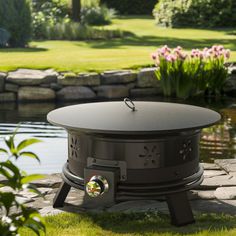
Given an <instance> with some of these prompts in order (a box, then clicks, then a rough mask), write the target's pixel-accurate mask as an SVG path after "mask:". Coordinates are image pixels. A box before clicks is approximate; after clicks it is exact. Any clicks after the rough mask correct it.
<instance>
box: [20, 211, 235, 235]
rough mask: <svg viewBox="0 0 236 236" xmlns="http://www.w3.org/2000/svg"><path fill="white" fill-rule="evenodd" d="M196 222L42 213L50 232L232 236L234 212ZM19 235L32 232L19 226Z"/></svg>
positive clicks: (138, 215)
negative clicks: (181, 223) (177, 223)
mask: <svg viewBox="0 0 236 236" xmlns="http://www.w3.org/2000/svg"><path fill="white" fill-rule="evenodd" d="M196 221H197V222H196V224H192V225H187V226H184V227H174V226H171V225H170V222H169V217H168V216H167V215H160V214H155V213H129V214H124V213H99V214H86V213H79V214H72V213H63V214H60V215H56V216H49V217H46V225H47V234H46V235H50V236H59V235H60V236H121V235H124V236H154V235H155V236H157V235H158V236H180V235H186V236H187V235H188V236H235V235H236V216H228V215H215V214H210V215H205V214H202V215H198V216H197V217H196ZM21 235H22V236H32V232H30V231H27V230H22V234H21Z"/></svg>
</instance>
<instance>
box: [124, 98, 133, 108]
mask: <svg viewBox="0 0 236 236" xmlns="http://www.w3.org/2000/svg"><path fill="white" fill-rule="evenodd" d="M124 102H125V105H126V106H127V107H128V108H130V109H131V110H132V111H135V105H134V103H133V101H132V100H131V99H129V98H125V99H124Z"/></svg>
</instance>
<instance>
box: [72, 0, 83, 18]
mask: <svg viewBox="0 0 236 236" xmlns="http://www.w3.org/2000/svg"><path fill="white" fill-rule="evenodd" d="M80 9H81V1H80V0H72V19H73V20H74V21H79V20H80Z"/></svg>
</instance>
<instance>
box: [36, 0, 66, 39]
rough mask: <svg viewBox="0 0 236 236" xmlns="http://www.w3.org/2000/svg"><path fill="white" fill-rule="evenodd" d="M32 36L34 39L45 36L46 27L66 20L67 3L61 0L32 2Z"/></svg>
mask: <svg viewBox="0 0 236 236" xmlns="http://www.w3.org/2000/svg"><path fill="white" fill-rule="evenodd" d="M32 5H33V14H32V17H33V36H34V38H36V39H45V38H47V36H46V35H47V28H48V27H54V26H55V25H56V24H58V23H64V22H68V21H69V20H70V19H69V15H68V12H69V10H68V5H67V3H66V1H61V0H49V1H46V0H37V1H34V2H33V4H32Z"/></svg>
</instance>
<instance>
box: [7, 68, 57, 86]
mask: <svg viewBox="0 0 236 236" xmlns="http://www.w3.org/2000/svg"><path fill="white" fill-rule="evenodd" d="M57 76H58V73H57V72H55V71H54V70H44V71H43V70H30V69H18V70H16V71H13V72H9V73H8V76H7V78H6V81H8V82H11V83H14V84H18V85H21V86H27V85H40V84H43V83H53V82H57Z"/></svg>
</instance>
